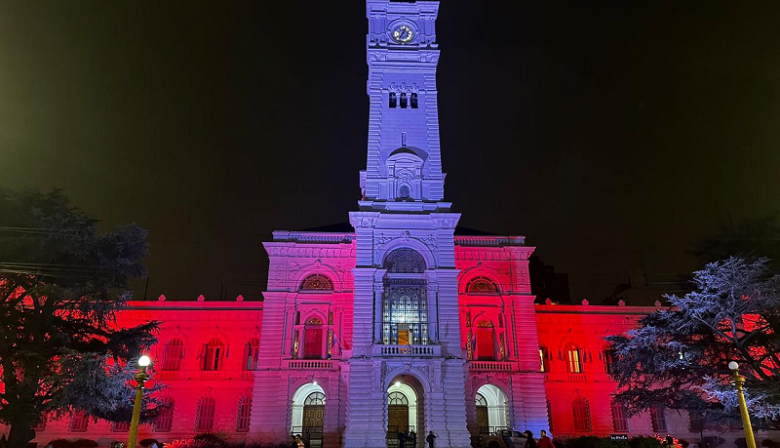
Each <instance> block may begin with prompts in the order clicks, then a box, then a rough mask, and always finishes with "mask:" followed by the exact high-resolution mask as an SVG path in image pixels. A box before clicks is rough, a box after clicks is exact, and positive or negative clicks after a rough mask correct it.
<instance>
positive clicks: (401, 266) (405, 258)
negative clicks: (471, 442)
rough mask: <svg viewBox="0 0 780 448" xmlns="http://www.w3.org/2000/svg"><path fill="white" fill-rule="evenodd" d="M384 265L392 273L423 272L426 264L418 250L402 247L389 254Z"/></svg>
mask: <svg viewBox="0 0 780 448" xmlns="http://www.w3.org/2000/svg"><path fill="white" fill-rule="evenodd" d="M383 266H384V268H385V269H387V272H389V273H391V274H421V273H423V272H425V266H426V265H425V259H423V256H422V255H420V254H419V253H418V252H417V251H416V250H413V249H408V248H401V249H396V250H394V251H392V252H390V253H389V254H387V257H385V262H384V263H383Z"/></svg>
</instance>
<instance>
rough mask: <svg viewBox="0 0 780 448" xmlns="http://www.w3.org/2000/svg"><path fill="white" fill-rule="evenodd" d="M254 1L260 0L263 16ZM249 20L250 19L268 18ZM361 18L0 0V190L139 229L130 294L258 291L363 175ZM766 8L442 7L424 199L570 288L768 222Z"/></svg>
mask: <svg viewBox="0 0 780 448" xmlns="http://www.w3.org/2000/svg"><path fill="white" fill-rule="evenodd" d="M271 5H273V6H271ZM271 8H272V9H271ZM364 14H365V11H364V5H363V3H362V2H360V1H357V0H351V1H335V0H330V1H322V2H314V1H306V2H292V1H290V2H268V1H262V2H260V1H258V2H254V3H250V2H212V3H210V4H209V3H196V2H178V3H172V2H152V1H132V2H121V3H120V2H103V1H38V2H28V1H22V0H17V1H5V0H4V1H2V2H0V185H1V186H5V187H11V188H28V187H34V188H41V189H50V188H54V187H61V188H64V189H65V190H66V191H67V193H68V194H69V196H70V197H71V198H72V200H73V202H74V203H75V204H76V205H78V206H79V207H82V208H83V209H84V210H86V211H87V212H88V213H90V214H92V215H94V216H96V217H99V218H100V219H102V220H103V221H104V225H105V226H106V228H108V227H109V226H114V225H117V224H120V223H126V222H136V223H138V224H139V225H141V226H143V227H145V228H147V229H148V230H149V231H150V236H149V239H150V242H151V244H152V252H151V256H150V257H149V259H148V263H147V265H148V267H149V269H150V274H151V282H150V288H149V295H150V296H152V297H156V296H157V295H158V294H160V293H165V294H166V295H167V296H168V297H170V298H181V299H184V298H189V299H193V298H195V297H196V296H197V295H198V294H201V293H203V294H205V295H206V296H207V297H212V298H216V297H217V296H218V294H219V291H220V283H221V281H222V279H223V278H224V279H225V282H226V288H227V290H228V295H229V296H230V297H234V296H235V295H236V294H238V293H244V294H245V295H247V296H254V297H256V296H258V292H259V291H260V290H261V288H262V287H263V285H264V283H265V277H266V269H267V262H266V255H265V252H264V251H263V249H262V245H261V242H262V241H263V240H268V239H269V238H270V233H271V231H272V230H273V229H301V228H308V227H314V226H319V225H325V224H332V223H338V222H344V221H346V217H347V212H348V211H350V210H354V209H355V208H356V206H357V204H356V201H357V199H358V196H359V188H358V170H360V169H361V168H363V167H365V156H366V155H365V146H366V128H367V114H368V99H367V97H366V94H365V79H366V73H367V68H366V65H365V54H364V43H365V32H366V28H367V24H366V20H365V15H364ZM778 23H780V3H778V2H774V1H766V2H763V3H753V2H735V1H712V2H695V1H691V2H680V1H654V2H632V1H623V2H619V3H618V2H614V3H613V2H609V3H607V2H582V1H571V2H540V1H535V2H526V1H523V2H511V1H483V0H471V1H465V0H444V1H443V2H442V6H441V13H440V16H439V21H438V40H439V43H440V44H441V49H442V52H443V53H442V58H441V63H440V65H439V78H438V79H439V92H440V95H439V97H440V111H441V117H440V118H441V125H442V147H443V158H444V168H445V171H446V172H447V173H448V177H447V181H448V184H447V190H446V196H447V198H448V199H449V200H451V201H453V202H454V204H455V208H456V210H457V211H459V212H462V213H463V218H462V220H461V224H462V225H465V226H467V227H471V228H476V229H482V230H486V231H491V232H496V233H503V234H522V235H526V236H528V241H529V243H530V244H533V245H535V246H537V247H538V249H537V253H538V254H539V255H541V257H542V258H543V260H544V261H545V262H546V263H547V264H552V265H554V266H555V267H556V269H557V270H558V271H559V272H568V273H569V274H570V276H571V277H570V280H571V283H572V295H573V298H574V299H576V300H579V299H581V298H582V297H587V298H589V299H591V300H592V301H594V300H600V299H601V298H603V297H604V296H606V295H608V294H609V293H610V292H611V291H612V288H613V287H614V284H615V283H618V282H621V281H624V279H625V277H626V275H627V273H628V271H629V269H636V268H643V269H644V270H645V271H647V272H650V273H677V272H687V271H690V270H691V269H693V268H695V267H696V266H695V263H694V261H693V260H692V259H690V258H689V257H687V256H686V255H685V254H684V250H685V248H686V247H687V246H688V244H689V242H690V241H691V239H693V238H694V237H696V236H699V235H702V234H706V233H709V232H711V231H712V230H713V229H714V228H715V226H716V224H717V222H718V220H722V219H726V218H727V216H729V215H730V216H731V217H732V218H733V219H734V220H735V221H736V220H740V219H743V218H746V217H747V218H750V217H758V216H763V215H766V214H769V213H776V212H778V211H780V182H779V181H778V174H779V173H780V146H779V145H778V143H780V82H778V81H779V80H780V51H778V48H780V26H778Z"/></svg>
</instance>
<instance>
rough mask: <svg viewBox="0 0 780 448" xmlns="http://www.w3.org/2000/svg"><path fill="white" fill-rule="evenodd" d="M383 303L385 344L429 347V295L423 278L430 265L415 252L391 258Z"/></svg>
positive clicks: (399, 252) (401, 252) (405, 251)
mask: <svg viewBox="0 0 780 448" xmlns="http://www.w3.org/2000/svg"><path fill="white" fill-rule="evenodd" d="M384 268H385V269H387V278H386V279H385V290H384V298H383V301H382V343H383V344H385V345H427V344H428V294H427V286H426V280H425V278H424V277H423V276H422V273H424V272H425V269H426V264H425V260H424V259H423V257H422V255H420V254H419V253H417V252H416V251H414V250H412V249H407V248H403V249H396V250H394V251H392V252H390V254H388V255H387V257H386V258H385V262H384Z"/></svg>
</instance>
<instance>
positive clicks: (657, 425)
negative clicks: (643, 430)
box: [650, 407, 667, 433]
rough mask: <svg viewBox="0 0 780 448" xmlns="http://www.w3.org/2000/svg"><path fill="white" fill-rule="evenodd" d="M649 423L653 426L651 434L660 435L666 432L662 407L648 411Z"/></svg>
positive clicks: (664, 414)
mask: <svg viewBox="0 0 780 448" xmlns="http://www.w3.org/2000/svg"><path fill="white" fill-rule="evenodd" d="M650 421H651V423H652V424H653V432H656V433H662V432H666V431H667V427H666V413H665V412H664V408H662V407H654V408H651V409H650Z"/></svg>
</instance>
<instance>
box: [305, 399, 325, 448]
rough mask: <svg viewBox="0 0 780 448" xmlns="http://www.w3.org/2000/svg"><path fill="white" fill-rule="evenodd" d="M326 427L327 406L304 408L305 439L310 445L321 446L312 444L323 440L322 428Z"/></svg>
mask: <svg viewBox="0 0 780 448" xmlns="http://www.w3.org/2000/svg"><path fill="white" fill-rule="evenodd" d="M323 426H325V406H313V405H309V406H304V407H303V434H302V435H303V438H304V439H306V440H308V441H309V442H310V445H317V446H318V445H320V444H318V443H311V442H313V441H314V442H316V441H321V440H322V427H323Z"/></svg>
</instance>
